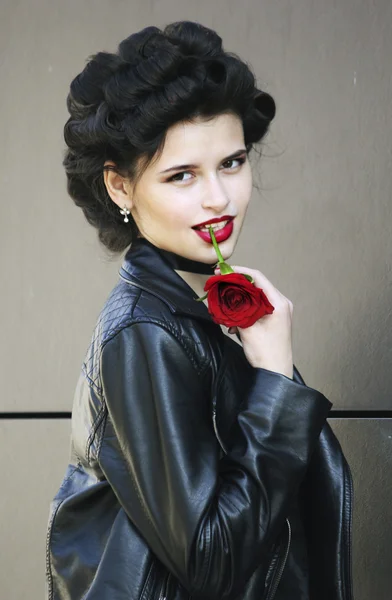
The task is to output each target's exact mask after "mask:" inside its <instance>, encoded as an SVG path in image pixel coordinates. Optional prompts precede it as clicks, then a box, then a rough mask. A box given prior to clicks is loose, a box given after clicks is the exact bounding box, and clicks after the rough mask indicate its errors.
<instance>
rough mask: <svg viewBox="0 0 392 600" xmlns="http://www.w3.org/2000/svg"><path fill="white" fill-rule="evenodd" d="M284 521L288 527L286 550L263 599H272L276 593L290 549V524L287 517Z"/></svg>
mask: <svg viewBox="0 0 392 600" xmlns="http://www.w3.org/2000/svg"><path fill="white" fill-rule="evenodd" d="M286 523H287V527H288V536H287V545H286V551H285V553H284V556H283V560H282V562H281V564H280V566H279V567H277V571H276V572H275V573H276V575H275V578H274V579H273V581H272V584H271V587H270V589H269V591H268V594H267V597H266V599H265V600H273V598H274V597H275V594H276V590H277V589H278V585H279V582H280V580H281V579H282V575H283V571H284V568H285V566H286V562H287V557H288V555H289V549H290V544H291V525H290V521H289V520H288V519H286Z"/></svg>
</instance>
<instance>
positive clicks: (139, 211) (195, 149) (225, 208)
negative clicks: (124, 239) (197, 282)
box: [106, 113, 252, 264]
mask: <svg viewBox="0 0 392 600" xmlns="http://www.w3.org/2000/svg"><path fill="white" fill-rule="evenodd" d="M237 151H239V152H237ZM234 153H236V154H235V158H230V159H228V158H227V157H228V156H230V155H232V154H234ZM178 165H193V166H189V167H188V168H182V169H178V168H177V169H174V168H173V167H175V166H178ZM169 169H170V170H169ZM164 171H166V172H164ZM106 173H107V179H108V180H110V177H115V176H116V174H115V173H113V172H106ZM125 189H126V192H127V195H128V196H127V197H126V196H122V197H120V196H119V195H113V194H110V195H111V197H112V199H113V200H114V201H115V202H116V203H117V204H118V205H119V206H120V207H121V208H122V207H123V205H124V204H127V206H128V208H129V210H130V211H131V214H132V217H133V218H134V220H135V222H136V225H137V226H138V228H139V231H140V235H141V236H142V237H144V238H146V239H147V240H149V241H150V242H151V243H153V244H154V245H155V246H158V247H159V248H162V249H164V250H168V251H170V252H175V253H176V254H179V255H181V256H184V257H186V258H190V259H192V260H197V261H200V262H205V263H207V264H212V263H214V262H216V261H217V256H216V252H215V249H214V247H213V245H212V244H211V243H209V242H206V241H204V240H203V239H202V238H201V237H200V236H199V235H198V234H197V233H196V232H195V231H194V230H193V229H192V227H193V226H194V225H198V224H199V223H203V222H204V221H207V220H209V219H211V218H214V217H222V216H224V215H230V216H234V217H235V219H234V221H233V224H234V228H233V232H232V234H231V236H230V237H229V238H228V239H226V240H225V241H222V242H218V243H219V248H220V251H221V253H222V256H223V258H224V259H225V260H227V259H228V258H229V257H230V255H231V254H232V252H233V251H234V248H235V245H236V243H237V240H238V236H239V234H240V231H241V228H242V225H243V222H244V218H245V214H246V210H247V207H248V203H249V200H250V196H251V192H252V171H251V167H250V164H249V161H248V158H247V155H246V149H245V145H244V136H243V129H242V122H241V120H240V118H239V117H237V116H236V115H234V114H231V113H230V114H221V115H219V116H217V117H215V118H214V119H213V120H211V121H208V122H207V121H205V120H202V119H198V120H197V121H195V122H194V123H176V124H175V125H173V126H172V127H171V128H170V129H169V130H168V132H167V137H166V140H165V145H164V149H163V152H162V154H161V156H160V158H159V159H158V160H156V161H155V162H154V161H153V163H152V164H150V165H149V167H148V168H147V169H146V171H145V172H144V173H143V175H142V177H141V179H140V180H139V182H138V183H137V186H136V188H135V189H133V188H132V185H131V183H128V184H126V185H125ZM108 191H109V188H108ZM109 193H110V191H109Z"/></svg>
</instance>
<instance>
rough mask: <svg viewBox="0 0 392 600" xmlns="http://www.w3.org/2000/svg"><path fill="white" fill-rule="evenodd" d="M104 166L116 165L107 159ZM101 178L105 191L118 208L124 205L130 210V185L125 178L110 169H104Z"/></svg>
mask: <svg viewBox="0 0 392 600" xmlns="http://www.w3.org/2000/svg"><path fill="white" fill-rule="evenodd" d="M106 166H113V167H115V166H116V165H115V163H114V162H113V161H111V160H107V161H106V162H105V164H104V167H106ZM103 179H104V182H105V186H106V189H107V192H108V194H109V196H110V197H111V199H112V200H113V202H115V204H117V206H119V207H120V208H124V206H126V207H127V208H128V210H130V209H131V207H132V198H131V197H130V186H129V184H128V182H127V180H126V179H125V178H124V177H122V176H121V175H119V173H116V171H114V170H111V169H110V170H109V169H104V171H103Z"/></svg>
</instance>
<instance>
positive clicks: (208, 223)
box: [192, 215, 234, 229]
mask: <svg viewBox="0 0 392 600" xmlns="http://www.w3.org/2000/svg"><path fill="white" fill-rule="evenodd" d="M229 219H230V220H231V219H234V217H233V216H231V215H224V216H223V217H215V218H214V219H209V220H208V221H204V223H199V224H198V225H194V226H193V227H192V229H194V228H195V227H207V226H208V225H210V224H211V225H212V224H213V223H219V222H220V221H228V220H229Z"/></svg>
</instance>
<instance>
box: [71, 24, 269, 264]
mask: <svg viewBox="0 0 392 600" xmlns="http://www.w3.org/2000/svg"><path fill="white" fill-rule="evenodd" d="M67 108H68V111H69V113H70V115H71V116H70V117H69V119H68V121H67V122H66V124H65V126H64V139H65V142H66V144H67V150H66V151H65V157H64V160H63V165H64V167H65V171H66V175H67V191H68V194H69V195H70V196H71V198H72V199H73V200H74V202H75V204H76V205H77V206H80V207H81V208H82V210H83V212H84V215H85V217H86V219H87V221H88V222H89V223H91V224H92V225H94V227H96V228H97V229H98V237H99V240H100V242H101V243H102V244H103V245H104V246H105V247H106V248H107V249H108V250H109V251H110V252H111V253H112V255H113V254H116V253H119V252H122V251H123V250H125V249H126V248H127V247H128V246H129V245H130V244H132V242H133V240H134V239H135V238H136V236H137V234H138V228H137V226H136V223H135V222H134V220H133V219H132V215H129V222H128V223H125V222H124V217H123V216H122V215H121V214H120V209H119V207H118V206H117V205H116V204H115V203H114V202H113V200H112V199H111V198H110V196H109V194H108V192H107V189H106V186H105V182H104V177H103V171H104V169H111V170H114V171H116V172H117V173H119V174H120V175H122V176H123V177H127V178H130V180H131V181H132V182H133V183H135V184H136V183H137V181H138V180H139V178H140V177H141V175H142V174H143V172H144V170H145V169H146V168H147V167H148V165H149V164H150V162H151V161H152V159H153V158H154V157H159V156H160V153H161V152H162V150H163V146H164V142H165V135H166V132H167V129H168V128H169V127H170V126H171V125H174V124H175V123H177V122H179V121H191V120H192V118H194V117H198V116H201V117H203V118H206V119H209V118H214V116H217V115H219V114H221V113H227V112H233V113H234V114H236V115H238V116H239V117H240V118H241V120H242V124H243V131H244V140H245V146H246V149H247V152H248V154H249V152H250V150H251V149H252V148H253V144H255V143H257V142H260V141H261V140H262V138H263V137H264V136H265V134H266V133H267V131H268V128H269V124H270V122H271V121H272V119H273V118H274V116H275V110H276V108H275V102H274V100H273V98H272V97H271V96H270V95H269V94H267V93H266V92H262V91H260V90H258V89H257V88H256V87H255V77H254V75H253V74H252V72H251V70H250V68H249V67H248V65H247V64H246V63H245V62H244V61H242V60H241V59H240V58H239V57H238V56H237V55H236V54H234V53H229V52H225V51H224V50H223V47H222V39H221V38H220V37H219V35H218V34H217V33H216V32H215V31H214V30H212V29H208V28H207V27H204V26H203V25H201V24H199V23H197V22H192V21H179V22H176V23H171V24H169V25H167V26H166V27H165V29H164V30H163V31H161V30H160V29H158V27H153V26H151V27H146V28H144V29H142V30H141V31H139V32H138V33H134V34H132V35H130V36H129V37H127V38H126V39H125V40H123V41H122V42H121V43H120V44H119V47H118V50H117V52H116V54H112V53H109V52H98V53H97V54H94V55H91V56H89V62H88V63H87V65H86V66H85V68H84V69H83V71H82V72H81V73H80V74H79V75H77V76H76V77H75V78H74V79H73V81H72V82H71V85H70V91H69V93H68V96H67ZM106 160H109V161H113V163H114V164H115V167H113V166H111V165H107V166H106V167H104V163H105V161H106ZM140 165H141V166H142V168H140Z"/></svg>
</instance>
